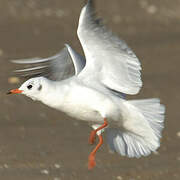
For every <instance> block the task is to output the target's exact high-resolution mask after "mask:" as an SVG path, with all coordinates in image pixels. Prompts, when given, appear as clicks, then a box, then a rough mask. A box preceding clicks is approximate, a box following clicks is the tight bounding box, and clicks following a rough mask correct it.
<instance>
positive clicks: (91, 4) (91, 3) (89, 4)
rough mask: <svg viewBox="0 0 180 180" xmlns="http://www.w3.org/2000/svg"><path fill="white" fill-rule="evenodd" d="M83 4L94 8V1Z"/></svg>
mask: <svg viewBox="0 0 180 180" xmlns="http://www.w3.org/2000/svg"><path fill="white" fill-rule="evenodd" d="M85 4H87V5H88V6H91V7H94V0H88V1H87V0H85Z"/></svg>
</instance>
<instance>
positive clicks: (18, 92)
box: [7, 89, 23, 94]
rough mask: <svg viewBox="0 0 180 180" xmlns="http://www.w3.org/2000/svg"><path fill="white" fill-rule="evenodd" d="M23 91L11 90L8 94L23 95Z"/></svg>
mask: <svg viewBox="0 0 180 180" xmlns="http://www.w3.org/2000/svg"><path fill="white" fill-rule="evenodd" d="M22 92H23V91H22V90H19V89H12V90H10V91H9V92H7V94H20V93H22Z"/></svg>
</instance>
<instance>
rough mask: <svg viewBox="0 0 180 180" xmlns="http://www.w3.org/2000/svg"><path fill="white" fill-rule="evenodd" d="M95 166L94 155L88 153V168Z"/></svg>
mask: <svg viewBox="0 0 180 180" xmlns="http://www.w3.org/2000/svg"><path fill="white" fill-rule="evenodd" d="M95 166H96V162H95V156H94V155H92V154H90V155H89V159H88V169H89V170H91V169H93V168H94V167H95Z"/></svg>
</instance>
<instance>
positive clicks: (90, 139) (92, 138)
mask: <svg viewBox="0 0 180 180" xmlns="http://www.w3.org/2000/svg"><path fill="white" fill-rule="evenodd" d="M107 125H108V123H107V119H106V118H104V123H103V125H102V126H100V127H99V128H97V129H96V130H93V131H91V134H90V136H89V144H94V141H95V138H96V133H97V131H99V130H101V129H103V128H105V127H106V126H107Z"/></svg>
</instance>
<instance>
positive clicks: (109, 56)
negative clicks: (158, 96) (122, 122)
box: [77, 0, 142, 94]
mask: <svg viewBox="0 0 180 180" xmlns="http://www.w3.org/2000/svg"><path fill="white" fill-rule="evenodd" d="M77 33H78V37H79V39H80V42H81V45H82V47H83V50H84V53H85V56H86V66H85V68H84V69H83V71H82V72H81V73H80V74H79V77H81V78H84V79H85V78H88V81H89V82H94V81H98V82H99V83H102V84H104V85H105V86H106V87H108V88H110V89H112V90H115V91H118V92H123V93H125V94H137V93H138V92H139V90H140V88H141V86H142V81H141V73H140V70H141V65H140V62H139V60H138V58H137V57H136V55H135V54H134V53H133V51H132V50H131V49H130V48H129V47H128V46H127V45H126V43H125V42H124V41H122V40H120V39H119V38H118V37H117V36H115V35H113V34H112V33H111V32H110V31H108V30H107V29H106V27H104V26H103V25H102V24H100V23H99V21H98V20H96V18H95V13H94V9H93V6H92V0H89V1H88V3H87V5H86V6H85V7H84V8H83V9H82V11H81V15H80V19H79V26H78V31H77Z"/></svg>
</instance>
